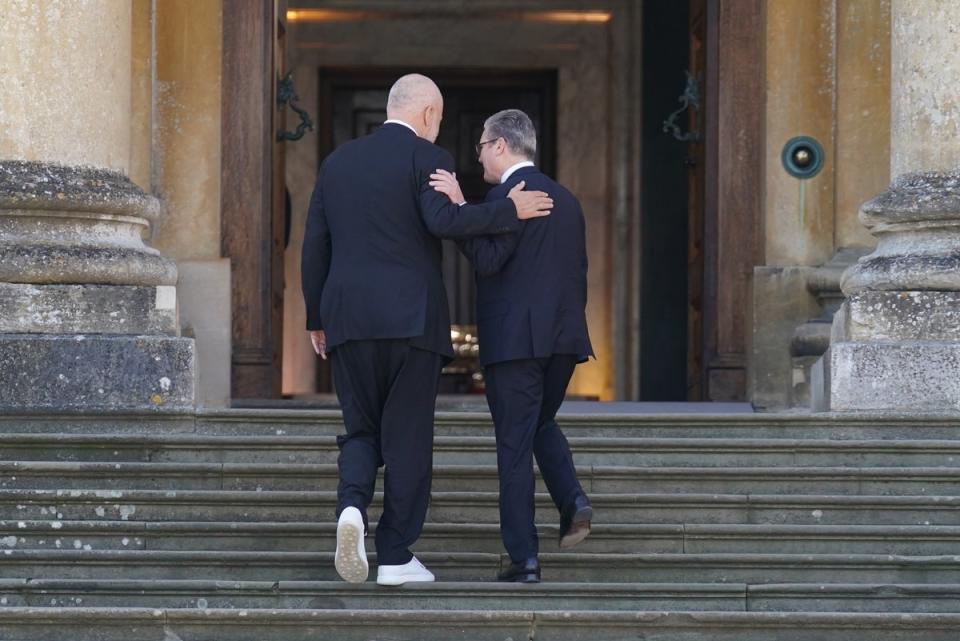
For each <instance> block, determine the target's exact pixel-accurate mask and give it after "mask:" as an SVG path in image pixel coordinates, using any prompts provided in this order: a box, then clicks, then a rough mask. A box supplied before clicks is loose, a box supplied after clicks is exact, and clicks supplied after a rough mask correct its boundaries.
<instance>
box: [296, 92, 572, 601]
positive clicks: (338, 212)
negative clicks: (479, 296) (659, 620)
mask: <svg viewBox="0 0 960 641" xmlns="http://www.w3.org/2000/svg"><path fill="white" fill-rule="evenodd" d="M442 116H443V97H442V96H441V95H440V90H439V89H438V88H437V86H436V85H435V84H434V83H433V81H432V80H430V79H429V78H427V77H426V76H421V75H419V74H411V75H407V76H403V77H402V78H400V79H399V80H397V82H396V84H394V86H393V88H392V89H391V90H390V96H389V98H388V102H387V118H388V119H387V121H386V122H385V123H384V125H383V126H382V127H380V128H379V129H377V130H376V131H375V132H374V133H372V134H370V135H369V136H364V137H362V138H359V139H357V140H353V141H350V142H348V143H346V144H344V145H341V146H340V147H338V148H337V149H336V150H335V151H334V152H333V153H332V154H330V155H329V156H328V157H327V158H326V160H324V162H323V165H322V166H321V168H320V173H319V175H318V176H317V182H316V186H315V187H314V191H313V196H312V197H311V200H310V211H309V213H308V216H307V227H306V234H305V238H304V244H303V255H302V278H303V282H302V286H303V294H304V298H305V301H306V308H307V329H308V330H309V331H310V339H311V341H312V343H313V346H314V349H315V350H316V352H317V354H318V355H319V356H320V357H321V358H327V356H328V355H329V357H330V359H331V361H332V365H333V374H334V382H335V384H336V390H337V398H338V399H339V401H340V406H341V407H342V409H343V422H344V427H345V431H346V433H345V434H343V435H341V436H339V437H338V438H337V442H338V445H339V446H340V456H339V459H338V461H337V462H338V466H339V472H340V483H339V486H338V487H337V518H338V520H337V551H336V557H335V565H336V568H337V572H338V573H339V574H340V576H341V577H343V578H344V579H345V580H347V581H350V582H353V583H359V582H362V581H365V580H366V578H367V573H368V571H369V566H368V563H367V557H366V549H365V546H364V535H365V532H366V530H367V508H368V506H369V505H370V502H371V500H372V499H373V492H374V484H375V481H376V477H377V470H378V468H379V467H380V466H383V467H384V468H385V471H384V488H383V492H384V499H383V513H382V515H381V517H380V521H379V523H378V524H377V530H376V548H377V556H378V559H377V560H378V564H379V567H378V568H377V583H379V584H381V585H400V584H403V583H407V582H411V581H433V579H434V577H433V574H432V573H431V572H430V571H429V570H427V569H426V568H425V567H424V566H423V565H422V564H421V563H420V562H419V561H418V560H417V559H416V557H414V556H413V554H412V553H411V552H410V546H411V545H413V543H414V542H415V541H416V540H417V538H419V536H420V532H421V530H422V528H423V521H424V518H425V516H426V512H427V503H428V500H429V496H430V483H431V471H432V449H433V416H434V408H435V404H436V395H437V386H438V382H439V377H440V370H441V368H442V367H443V365H444V364H445V363H446V362H448V361H449V360H451V359H452V358H453V348H452V346H451V344H450V317H449V312H448V307H447V297H446V291H445V290H444V286H443V278H442V273H441V245H440V238H457V239H463V238H468V237H470V236H474V235H478V234H503V233H507V232H510V231H513V230H516V229H519V227H520V225H521V223H522V222H523V221H524V220H526V219H531V218H535V217H540V216H544V215H546V214H547V213H549V210H550V207H551V206H552V204H553V203H552V201H551V200H550V198H549V197H548V196H547V194H545V193H543V192H536V191H522V189H523V185H519V186H518V187H517V188H515V189H512V190H511V191H510V192H509V193H506V192H505V193H504V194H503V195H504V196H505V198H500V199H498V200H497V201H496V202H490V203H487V204H483V205H466V204H465V203H463V202H462V201H461V202H458V203H450V202H449V201H448V200H447V198H446V196H444V195H443V194H440V193H438V192H436V191H434V190H433V189H431V188H430V185H429V181H430V177H429V176H430V173H431V172H432V171H435V170H436V168H438V167H441V168H443V169H446V170H449V171H452V170H453V158H452V157H451V156H450V154H449V153H447V152H446V151H444V150H443V149H441V148H440V147H437V146H436V145H434V144H433V142H434V141H435V140H436V138H437V133H438V132H439V130H440V120H441V118H442Z"/></svg>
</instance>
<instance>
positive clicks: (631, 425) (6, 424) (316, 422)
mask: <svg viewBox="0 0 960 641" xmlns="http://www.w3.org/2000/svg"><path fill="white" fill-rule="evenodd" d="M598 407H602V404H599V405H598ZM558 420H559V422H560V424H561V426H562V427H563V428H564V430H565V431H568V435H569V436H588V437H648V438H794V439H806V438H828V439H836V438H852V439H948V440H960V425H958V423H957V421H956V416H955V415H953V414H943V415H936V414H902V415H898V414H895V413H887V414H885V413H857V414H856V415H850V414H831V413H818V414H804V413H796V414H786V413H778V414H765V413H753V414H729V413H722V414H709V413H697V414H638V413H633V414H612V413H601V412H597V413H586V414H584V413H580V414H575V413H561V414H560V416H559V417H558ZM435 424H436V434H437V435H438V436H447V435H450V436H455V435H460V436H490V435H492V434H493V423H492V421H491V419H490V415H489V413H487V412H437V417H436V423H435ZM60 432H69V433H75V434H90V433H119V434H146V435H155V434H173V433H180V434H214V435H222V436H229V435H260V436H274V435H288V436H296V435H300V436H319V435H327V436H332V435H336V434H340V433H342V432H343V420H342V416H341V414H340V412H339V411H338V410H277V409H225V410H224V409H214V410H198V411H197V412H196V413H195V414H194V413H178V412H143V413H131V412H113V413H106V412H105V413H99V414H87V415H78V414H76V413H69V414H60V415H58V414H49V413H47V414H44V413H20V414H12V413H6V414H5V415H4V416H0V433H3V434H10V433H60Z"/></svg>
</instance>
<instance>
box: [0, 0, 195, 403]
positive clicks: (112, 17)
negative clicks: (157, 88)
mask: <svg viewBox="0 0 960 641" xmlns="http://www.w3.org/2000/svg"><path fill="white" fill-rule="evenodd" d="M0 14H2V15H3V19H2V20H0V410H37V411H45V410H53V411H56V410H103V409H138V408H183V407H189V406H192V404H193V399H194V389H193V388H194V380H193V378H194V377H193V369H194V366H193V362H194V354H193V341H192V340H191V339H185V338H181V337H179V335H178V334H179V330H178V324H177V305H176V287H175V286H176V282H177V270H176V266H175V265H174V263H173V262H172V261H170V260H168V259H166V258H164V257H163V256H161V255H160V254H159V253H158V252H157V251H156V250H154V249H152V248H150V247H148V246H147V245H145V244H144V242H143V240H142V238H143V235H144V234H145V233H146V232H148V231H149V229H150V226H151V225H152V224H154V223H156V221H157V220H158V219H159V217H160V216H161V207H160V203H159V202H158V201H157V199H156V198H154V197H153V196H150V195H148V194H146V193H144V192H143V191H142V190H141V189H140V188H139V187H137V186H136V185H135V184H134V183H133V182H132V181H131V180H130V179H129V178H128V177H127V176H126V173H127V171H128V170H129V166H130V151H131V146H130V113H131V106H130V105H131V103H130V100H131V96H130V76H131V67H130V65H131V50H130V43H131V4H130V2H128V0H74V1H72V2H61V1H58V0H31V1H30V2H22V1H18V0H0Z"/></svg>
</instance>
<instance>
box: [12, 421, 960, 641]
mask: <svg viewBox="0 0 960 641" xmlns="http://www.w3.org/2000/svg"><path fill="white" fill-rule="evenodd" d="M561 424H562V426H563V427H564V429H565V431H566V433H567V435H568V437H569V440H570V442H571V446H572V448H573V452H574V457H575V460H576V462H577V464H578V466H579V469H580V478H581V482H582V483H583V485H584V487H585V488H586V490H587V491H588V492H589V494H590V497H591V499H592V501H593V504H594V507H595V510H596V518H595V522H594V530H593V533H592V534H591V536H590V538H588V539H587V541H586V542H584V543H583V544H582V545H580V546H578V547H576V548H574V549H573V550H569V551H564V552H560V551H559V550H557V548H556V544H555V541H556V537H557V516H556V512H555V510H554V508H553V507H552V504H551V503H550V501H549V497H548V496H547V495H546V493H545V490H544V488H543V487H542V485H539V486H538V492H540V494H539V495H538V497H537V500H538V503H537V505H538V522H539V523H540V526H539V528H540V532H541V535H542V540H541V550H542V552H543V554H542V556H541V561H542V564H543V575H544V582H543V583H542V584H540V585H533V586H527V585H512V584H498V583H496V582H495V581H493V577H494V576H495V574H496V572H497V570H498V568H499V567H500V564H501V563H502V562H503V561H504V556H503V554H502V548H501V544H500V539H499V531H498V525H497V494H496V487H497V482H496V466H495V452H494V445H493V438H492V426H491V424H490V420H489V417H488V416H485V415H482V414H470V413H445V414H440V415H439V417H438V423H437V437H436V442H435V464H436V468H435V476H434V494H433V498H432V502H431V508H430V514H429V517H428V523H427V526H426V528H425V530H424V535H423V537H422V539H421V541H420V542H419V543H418V547H417V554H418V557H419V558H421V559H422V560H423V561H424V562H425V563H426V564H427V565H428V566H429V567H430V568H431V569H432V570H433V571H434V572H435V574H436V575H437V578H438V582H437V583H435V584H423V585H410V586H406V587H402V588H382V587H378V586H376V585H375V584H374V583H373V580H372V579H371V580H369V581H368V582H367V583H366V584H363V585H357V586H355V585H349V584H346V583H344V582H342V581H339V580H338V578H337V576H336V573H335V570H334V568H333V550H334V547H335V542H334V541H335V527H334V518H333V510H334V505H335V492H334V490H335V487H336V479H337V471H336V463H335V462H336V456H337V450H336V442H335V435H336V434H337V433H339V432H340V431H341V429H342V428H341V424H340V416H339V414H338V413H336V412H329V411H281V410H259V411H258V410H227V411H204V412H200V413H198V414H144V415H122V414H115V415H106V414H101V415H69V416H66V415H65V416H43V415H22V416H9V415H8V416H4V417H0V641H40V640H44V641H53V640H56V641H67V640H69V641H120V640H123V641H140V640H144V641H265V640H267V639H269V640H271V641H301V640H308V639H310V640H320V639H323V640H331V641H332V640H341V639H342V640H346V641H353V640H360V639H363V640H367V639H382V640H387V639H390V640H400V639H430V640H438V641H439V640H443V641H447V640H464V641H466V640H481V641H482V640H488V639H489V640H497V641H503V640H506V639H510V640H512V641H519V640H520V639H550V640H553V639H557V640H560V641H564V640H574V639H577V640H579V639H591V640H595V641H605V640H610V641H614V640H616V641H619V640H626V639H644V640H647V641H668V640H669V641H707V640H711V641H712V640H718V641H720V640H722V641H769V640H771V639H780V640H792V641H793V640H796V641H799V640H811V641H812V640H821V639H870V641H892V640H897V641H905V640H907V639H910V640H911V641H917V640H922V641H940V640H947V639H949V640H951V641H956V640H957V639H960V498H958V497H960V427H958V425H957V417H955V416H954V417H937V416H893V417H890V416H856V417H836V416H828V415H813V416H810V415H806V416H804V415H791V414H784V415H778V414H755V415H729V414H724V415H643V416H618V415H568V416H564V417H563V419H562V421H561ZM378 505H379V497H378V498H377V500H376V501H375V506H374V508H373V510H372V511H371V522H375V520H376V515H377V512H378ZM368 550H369V551H370V552H372V551H373V542H372V538H371V539H368ZM375 558H376V557H375V555H372V561H374V562H375ZM373 569H374V573H375V567H374V568H373Z"/></svg>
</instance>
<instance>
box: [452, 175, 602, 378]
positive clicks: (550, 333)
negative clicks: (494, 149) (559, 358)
mask: <svg viewBox="0 0 960 641" xmlns="http://www.w3.org/2000/svg"><path fill="white" fill-rule="evenodd" d="M521 180H523V181H526V186H525V187H524V189H529V190H539V191H545V192H547V193H548V194H550V196H551V197H552V198H553V210H552V213H551V214H550V215H549V216H546V217H543V218H532V219H530V220H526V221H522V222H521V223H520V226H519V227H520V228H519V229H518V230H517V231H516V232H513V233H509V234H500V235H496V236H485V237H480V238H473V239H470V240H465V241H459V242H458V245H459V246H460V249H461V251H462V252H463V253H464V254H465V255H466V256H467V258H469V259H470V262H471V263H472V264H473V266H474V269H475V270H476V273H477V334H478V338H479V341H480V362H481V363H482V364H483V365H489V364H492V363H500V362H503V361H510V360H517V359H525V358H545V357H548V356H551V355H553V354H574V355H576V356H577V357H578V360H579V361H581V362H582V361H585V360H587V358H588V357H590V356H593V348H592V346H591V345H590V337H589V334H588V333H587V317H586V305H587V246H586V230H585V226H586V225H585V222H584V218H583V211H582V209H581V208H580V203H579V202H578V201H577V199H576V198H575V197H574V196H573V194H571V193H570V192H569V191H568V190H567V189H566V188H564V187H563V186H562V185H560V184H558V183H556V182H554V181H553V180H551V179H550V178H548V177H547V176H546V175H544V174H543V173H542V172H541V171H540V170H539V169H537V168H536V167H521V168H520V169H518V170H516V171H515V172H514V173H513V174H511V175H510V177H509V178H508V179H507V181H506V182H505V183H503V184H501V185H497V186H496V187H494V188H493V189H491V190H490V192H489V193H488V194H487V198H486V202H487V203H495V202H497V201H499V200H502V199H503V198H505V197H506V195H507V193H508V192H509V191H510V189H512V188H513V187H514V186H515V185H516V184H517V183H519V182H520V181H521Z"/></svg>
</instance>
